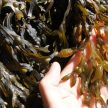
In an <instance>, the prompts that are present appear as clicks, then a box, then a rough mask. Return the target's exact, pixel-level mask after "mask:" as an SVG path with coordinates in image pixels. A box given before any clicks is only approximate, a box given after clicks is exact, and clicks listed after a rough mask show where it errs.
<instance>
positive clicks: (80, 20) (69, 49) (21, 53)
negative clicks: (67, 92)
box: [0, 0, 108, 108]
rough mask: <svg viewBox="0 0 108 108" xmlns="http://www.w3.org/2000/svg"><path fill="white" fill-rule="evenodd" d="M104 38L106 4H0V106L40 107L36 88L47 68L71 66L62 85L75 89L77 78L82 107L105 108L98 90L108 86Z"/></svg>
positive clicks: (59, 0)
mask: <svg viewBox="0 0 108 108" xmlns="http://www.w3.org/2000/svg"><path fill="white" fill-rule="evenodd" d="M107 35H108V1H107V0H1V1H0V104H1V106H2V107H3V108H6V107H7V108H15V107H16V108H24V107H29V108H30V107H33V106H31V105H29V103H28V101H29V100H30V101H32V102H33V101H35V100H36V101H37V103H39V105H40V104H42V102H41V96H40V93H39V89H38V83H39V81H40V80H41V79H42V78H43V77H44V75H45V73H46V72H47V70H48V68H49V66H50V64H51V63H52V62H54V61H55V60H56V61H58V62H59V63H60V64H61V67H64V66H65V65H66V64H67V62H69V60H71V61H72V62H73V63H74V64H75V65H74V69H73V71H72V73H69V74H67V75H66V76H64V77H63V78H62V80H64V81H65V80H68V79H69V78H70V79H71V86H73V85H74V84H75V82H76V75H78V76H79V77H81V86H82V88H81V93H82V94H83V95H84V104H87V105H88V106H89V101H90V100H92V98H93V97H95V98H96V101H97V102H100V103H101V105H102V107H103V108H106V107H107V106H108V105H107V104H108V102H105V101H104V100H103V98H102V97H101V95H100V88H101V87H102V86H103V85H105V86H108V36H107ZM88 76H89V77H88ZM34 98H35V99H34ZM38 101H39V102H38ZM34 107H35V106H34ZM41 107H42V105H41Z"/></svg>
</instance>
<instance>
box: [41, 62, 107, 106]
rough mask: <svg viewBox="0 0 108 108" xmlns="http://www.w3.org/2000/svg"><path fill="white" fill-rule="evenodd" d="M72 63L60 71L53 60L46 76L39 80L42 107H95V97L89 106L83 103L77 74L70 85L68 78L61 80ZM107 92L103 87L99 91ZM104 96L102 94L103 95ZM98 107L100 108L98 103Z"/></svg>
mask: <svg viewBox="0 0 108 108" xmlns="http://www.w3.org/2000/svg"><path fill="white" fill-rule="evenodd" d="M72 67H73V63H72V62H70V63H68V64H67V66H66V67H65V68H64V69H63V71H62V72H61V67H60V64H59V63H58V62H54V63H53V64H52V65H51V67H50V69H49V71H48V72H47V74H46V76H45V77H44V78H43V79H42V80H41V81H40V84H39V89H40V93H41V96H42V99H43V103H44V108H96V107H95V98H93V99H92V100H91V101H90V106H89V107H87V106H84V105H83V96H82V95H81V94H80V88H81V79H80V78H79V77H78V76H77V78H76V84H75V85H74V86H73V87H71V86H70V79H69V80H67V81H64V82H63V81H61V78H62V77H63V76H65V75H66V73H70V72H72ZM105 90H106V92H105V94H106V93H108V91H107V90H108V89H106V87H104V88H103V89H102V90H101V91H102V92H103V91H105ZM103 97H104V95H103ZM98 108H101V106H100V105H98Z"/></svg>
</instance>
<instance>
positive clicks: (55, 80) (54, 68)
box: [43, 62, 61, 86]
mask: <svg viewBox="0 0 108 108" xmlns="http://www.w3.org/2000/svg"><path fill="white" fill-rule="evenodd" d="M60 72H61V67H60V64H59V63H58V62H54V63H53V64H52V65H51V67H50V69H49V71H48V73H47V74H46V75H45V77H44V79H43V80H44V81H45V82H46V83H48V84H51V85H55V86H56V85H58V84H59V82H60Z"/></svg>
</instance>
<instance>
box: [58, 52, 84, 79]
mask: <svg viewBox="0 0 108 108" xmlns="http://www.w3.org/2000/svg"><path fill="white" fill-rule="evenodd" d="M81 55H82V53H81V51H78V52H77V53H76V54H74V55H73V56H72V58H71V59H70V61H69V62H68V63H67V65H66V67H65V68H64V69H63V71H62V72H61V75H60V76H61V78H62V77H64V76H65V75H68V74H70V73H72V72H73V70H74V69H75V67H76V66H78V64H79V63H80V61H81Z"/></svg>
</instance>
